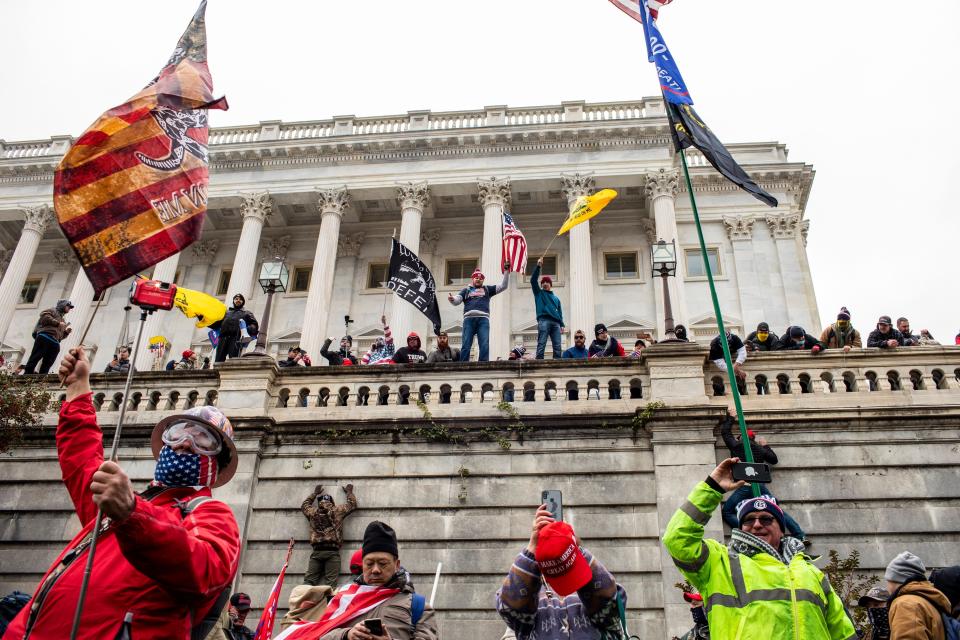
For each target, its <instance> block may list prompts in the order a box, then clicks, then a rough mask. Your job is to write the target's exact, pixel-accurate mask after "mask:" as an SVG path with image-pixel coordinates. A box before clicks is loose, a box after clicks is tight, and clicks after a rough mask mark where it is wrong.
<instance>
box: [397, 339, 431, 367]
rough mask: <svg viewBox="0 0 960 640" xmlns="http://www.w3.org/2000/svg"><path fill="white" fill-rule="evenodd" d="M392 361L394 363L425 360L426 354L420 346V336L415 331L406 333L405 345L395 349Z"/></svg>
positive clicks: (415, 362)
mask: <svg viewBox="0 0 960 640" xmlns="http://www.w3.org/2000/svg"><path fill="white" fill-rule="evenodd" d="M393 361H394V363H396V364H423V363H424V362H426V361H427V354H426V352H425V351H424V350H423V349H421V348H420V336H419V335H418V334H417V332H416V331H411V332H410V333H409V334H407V346H405V347H400V348H399V349H397V352H396V353H395V354H393Z"/></svg>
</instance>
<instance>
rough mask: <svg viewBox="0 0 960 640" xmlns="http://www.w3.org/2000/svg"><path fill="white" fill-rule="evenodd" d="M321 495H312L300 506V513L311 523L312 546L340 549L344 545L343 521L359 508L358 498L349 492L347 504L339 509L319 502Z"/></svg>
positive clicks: (327, 503)
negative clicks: (318, 498)
mask: <svg viewBox="0 0 960 640" xmlns="http://www.w3.org/2000/svg"><path fill="white" fill-rule="evenodd" d="M319 495H320V494H318V493H316V492H313V493H311V494H310V495H309V496H308V497H307V499H306V500H304V501H303V504H302V505H300V511H302V512H303V515H305V516H306V517H307V520H309V521H310V544H314V545H316V544H318V545H321V546H325V547H329V548H331V549H339V548H340V545H342V544H343V520H344V518H346V517H347V516H348V515H350V512H351V511H353V510H354V509H356V508H357V496H355V495H354V494H353V491H348V492H347V503H346V504H342V505H340V506H339V507H338V506H336V505H334V504H333V503H332V502H317V497H318V496H319Z"/></svg>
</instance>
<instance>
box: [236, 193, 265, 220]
mask: <svg viewBox="0 0 960 640" xmlns="http://www.w3.org/2000/svg"><path fill="white" fill-rule="evenodd" d="M240 198H241V199H242V200H243V202H242V203H241V204H240V214H241V215H242V216H243V217H244V218H256V219H257V220H259V221H260V222H263V221H264V220H266V219H267V216H269V215H271V214H272V213H273V201H271V200H270V194H269V193H268V192H266V191H262V192H260V193H241V194H240Z"/></svg>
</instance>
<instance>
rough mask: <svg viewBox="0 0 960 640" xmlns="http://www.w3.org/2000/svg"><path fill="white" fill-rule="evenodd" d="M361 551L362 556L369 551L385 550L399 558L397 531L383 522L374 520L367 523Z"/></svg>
mask: <svg viewBox="0 0 960 640" xmlns="http://www.w3.org/2000/svg"><path fill="white" fill-rule="evenodd" d="M361 551H362V552H363V555H364V557H366V556H367V554H370V553H375V552H377V551H385V552H386V553H389V554H390V555H392V556H393V557H394V558H399V557H400V549H399V548H398V547H397V532H396V531H394V530H393V528H392V527H391V526H390V525H388V524H386V523H385V522H380V521H379V520H374V521H373V522H371V523H370V524H368V525H367V530H366V531H364V532H363V545H362V546H361Z"/></svg>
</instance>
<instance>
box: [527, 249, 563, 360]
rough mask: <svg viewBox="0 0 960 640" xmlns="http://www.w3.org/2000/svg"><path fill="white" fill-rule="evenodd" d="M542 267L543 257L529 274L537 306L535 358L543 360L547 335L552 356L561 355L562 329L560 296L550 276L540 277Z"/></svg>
mask: <svg viewBox="0 0 960 640" xmlns="http://www.w3.org/2000/svg"><path fill="white" fill-rule="evenodd" d="M542 268H543V258H540V259H539V260H537V266H536V268H535V269H534V270H533V273H532V274H530V290H531V291H533V301H534V303H535V304H536V306H537V356H536V358H537V360H543V354H544V351H546V349H547V338H548V337H549V338H550V343H551V345H552V346H553V357H554V358H560V357H561V350H560V333H561V332H562V331H563V309H562V308H561V306H560V298H558V297H557V294H555V293H554V292H553V279H552V278H551V277H550V276H543V277H542V278H541V277H540V270H541V269H542ZM538 281H539V283H538Z"/></svg>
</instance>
